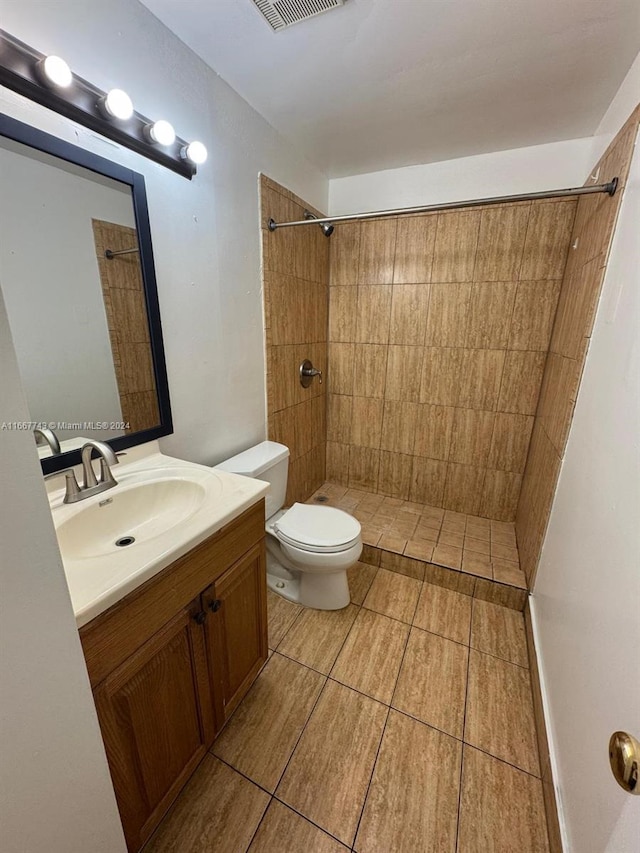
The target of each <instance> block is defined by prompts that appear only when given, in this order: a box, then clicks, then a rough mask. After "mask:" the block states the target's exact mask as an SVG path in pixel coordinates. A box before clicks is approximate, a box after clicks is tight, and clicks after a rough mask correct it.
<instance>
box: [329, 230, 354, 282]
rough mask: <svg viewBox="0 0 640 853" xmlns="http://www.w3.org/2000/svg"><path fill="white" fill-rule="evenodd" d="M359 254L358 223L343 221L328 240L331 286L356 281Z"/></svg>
mask: <svg viewBox="0 0 640 853" xmlns="http://www.w3.org/2000/svg"><path fill="white" fill-rule="evenodd" d="M359 254H360V223H359V222H343V223H342V224H341V225H339V226H338V227H337V228H336V229H335V231H334V232H333V234H332V235H331V240H330V251H329V257H330V274H329V275H330V282H331V285H332V287H333V286H341V285H354V284H357V283H358V256H359Z"/></svg>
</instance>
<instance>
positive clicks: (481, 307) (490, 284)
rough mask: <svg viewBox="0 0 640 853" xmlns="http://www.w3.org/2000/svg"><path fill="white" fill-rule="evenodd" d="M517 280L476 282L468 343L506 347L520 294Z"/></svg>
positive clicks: (490, 347) (477, 345) (476, 347)
mask: <svg viewBox="0 0 640 853" xmlns="http://www.w3.org/2000/svg"><path fill="white" fill-rule="evenodd" d="M516 287H517V284H516V282H513V281H483V282H476V283H474V284H473V289H472V292H471V302H470V309H469V322H468V329H467V337H466V342H465V343H466V346H467V347H471V348H472V349H505V348H506V346H507V342H508V340H509V328H510V324H511V317H512V314H513V306H514V302H515V297H516Z"/></svg>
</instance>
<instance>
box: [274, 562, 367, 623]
mask: <svg viewBox="0 0 640 853" xmlns="http://www.w3.org/2000/svg"><path fill="white" fill-rule="evenodd" d="M267 586H268V587H269V589H271V590H273V592H275V593H276V594H277V595H281V596H282V597H283V598H286V599H287V600H288V601H293V602H295V603H296V604H301V605H302V606H303V607H312V608H314V609H315V610H342V608H343V607H346V606H347V605H348V604H349V602H350V601H351V593H350V592H349V581H348V580H347V573H346V571H339V572H331V573H328V574H327V573H325V572H322V573H312V572H299V571H296V570H295V569H287V568H285V566H283V565H282V563H280V562H279V561H277V560H275V559H274V557H273V555H272V554H269V553H268V554H267Z"/></svg>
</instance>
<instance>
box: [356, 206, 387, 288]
mask: <svg viewBox="0 0 640 853" xmlns="http://www.w3.org/2000/svg"><path fill="white" fill-rule="evenodd" d="M396 228H397V220H396V219H373V220H368V221H364V222H361V223H360V254H359V261H358V284H391V282H392V281H393V263H394V258H395V247H396Z"/></svg>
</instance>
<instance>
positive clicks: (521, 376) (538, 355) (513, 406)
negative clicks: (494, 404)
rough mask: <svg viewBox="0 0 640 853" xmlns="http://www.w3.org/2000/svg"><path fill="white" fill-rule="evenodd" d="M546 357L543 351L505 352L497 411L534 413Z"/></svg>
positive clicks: (522, 413)
mask: <svg viewBox="0 0 640 853" xmlns="http://www.w3.org/2000/svg"><path fill="white" fill-rule="evenodd" d="M546 358H547V355H546V353H544V352H522V351H520V352H516V351H508V352H507V354H506V358H505V362H504V371H503V374H502V385H501V387H500V397H499V399H498V411H500V412H515V413H516V414H521V415H534V414H535V411H536V406H537V404H538V396H539V394H540V385H541V384H542V375H543V372H544V364H545V361H546Z"/></svg>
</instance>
